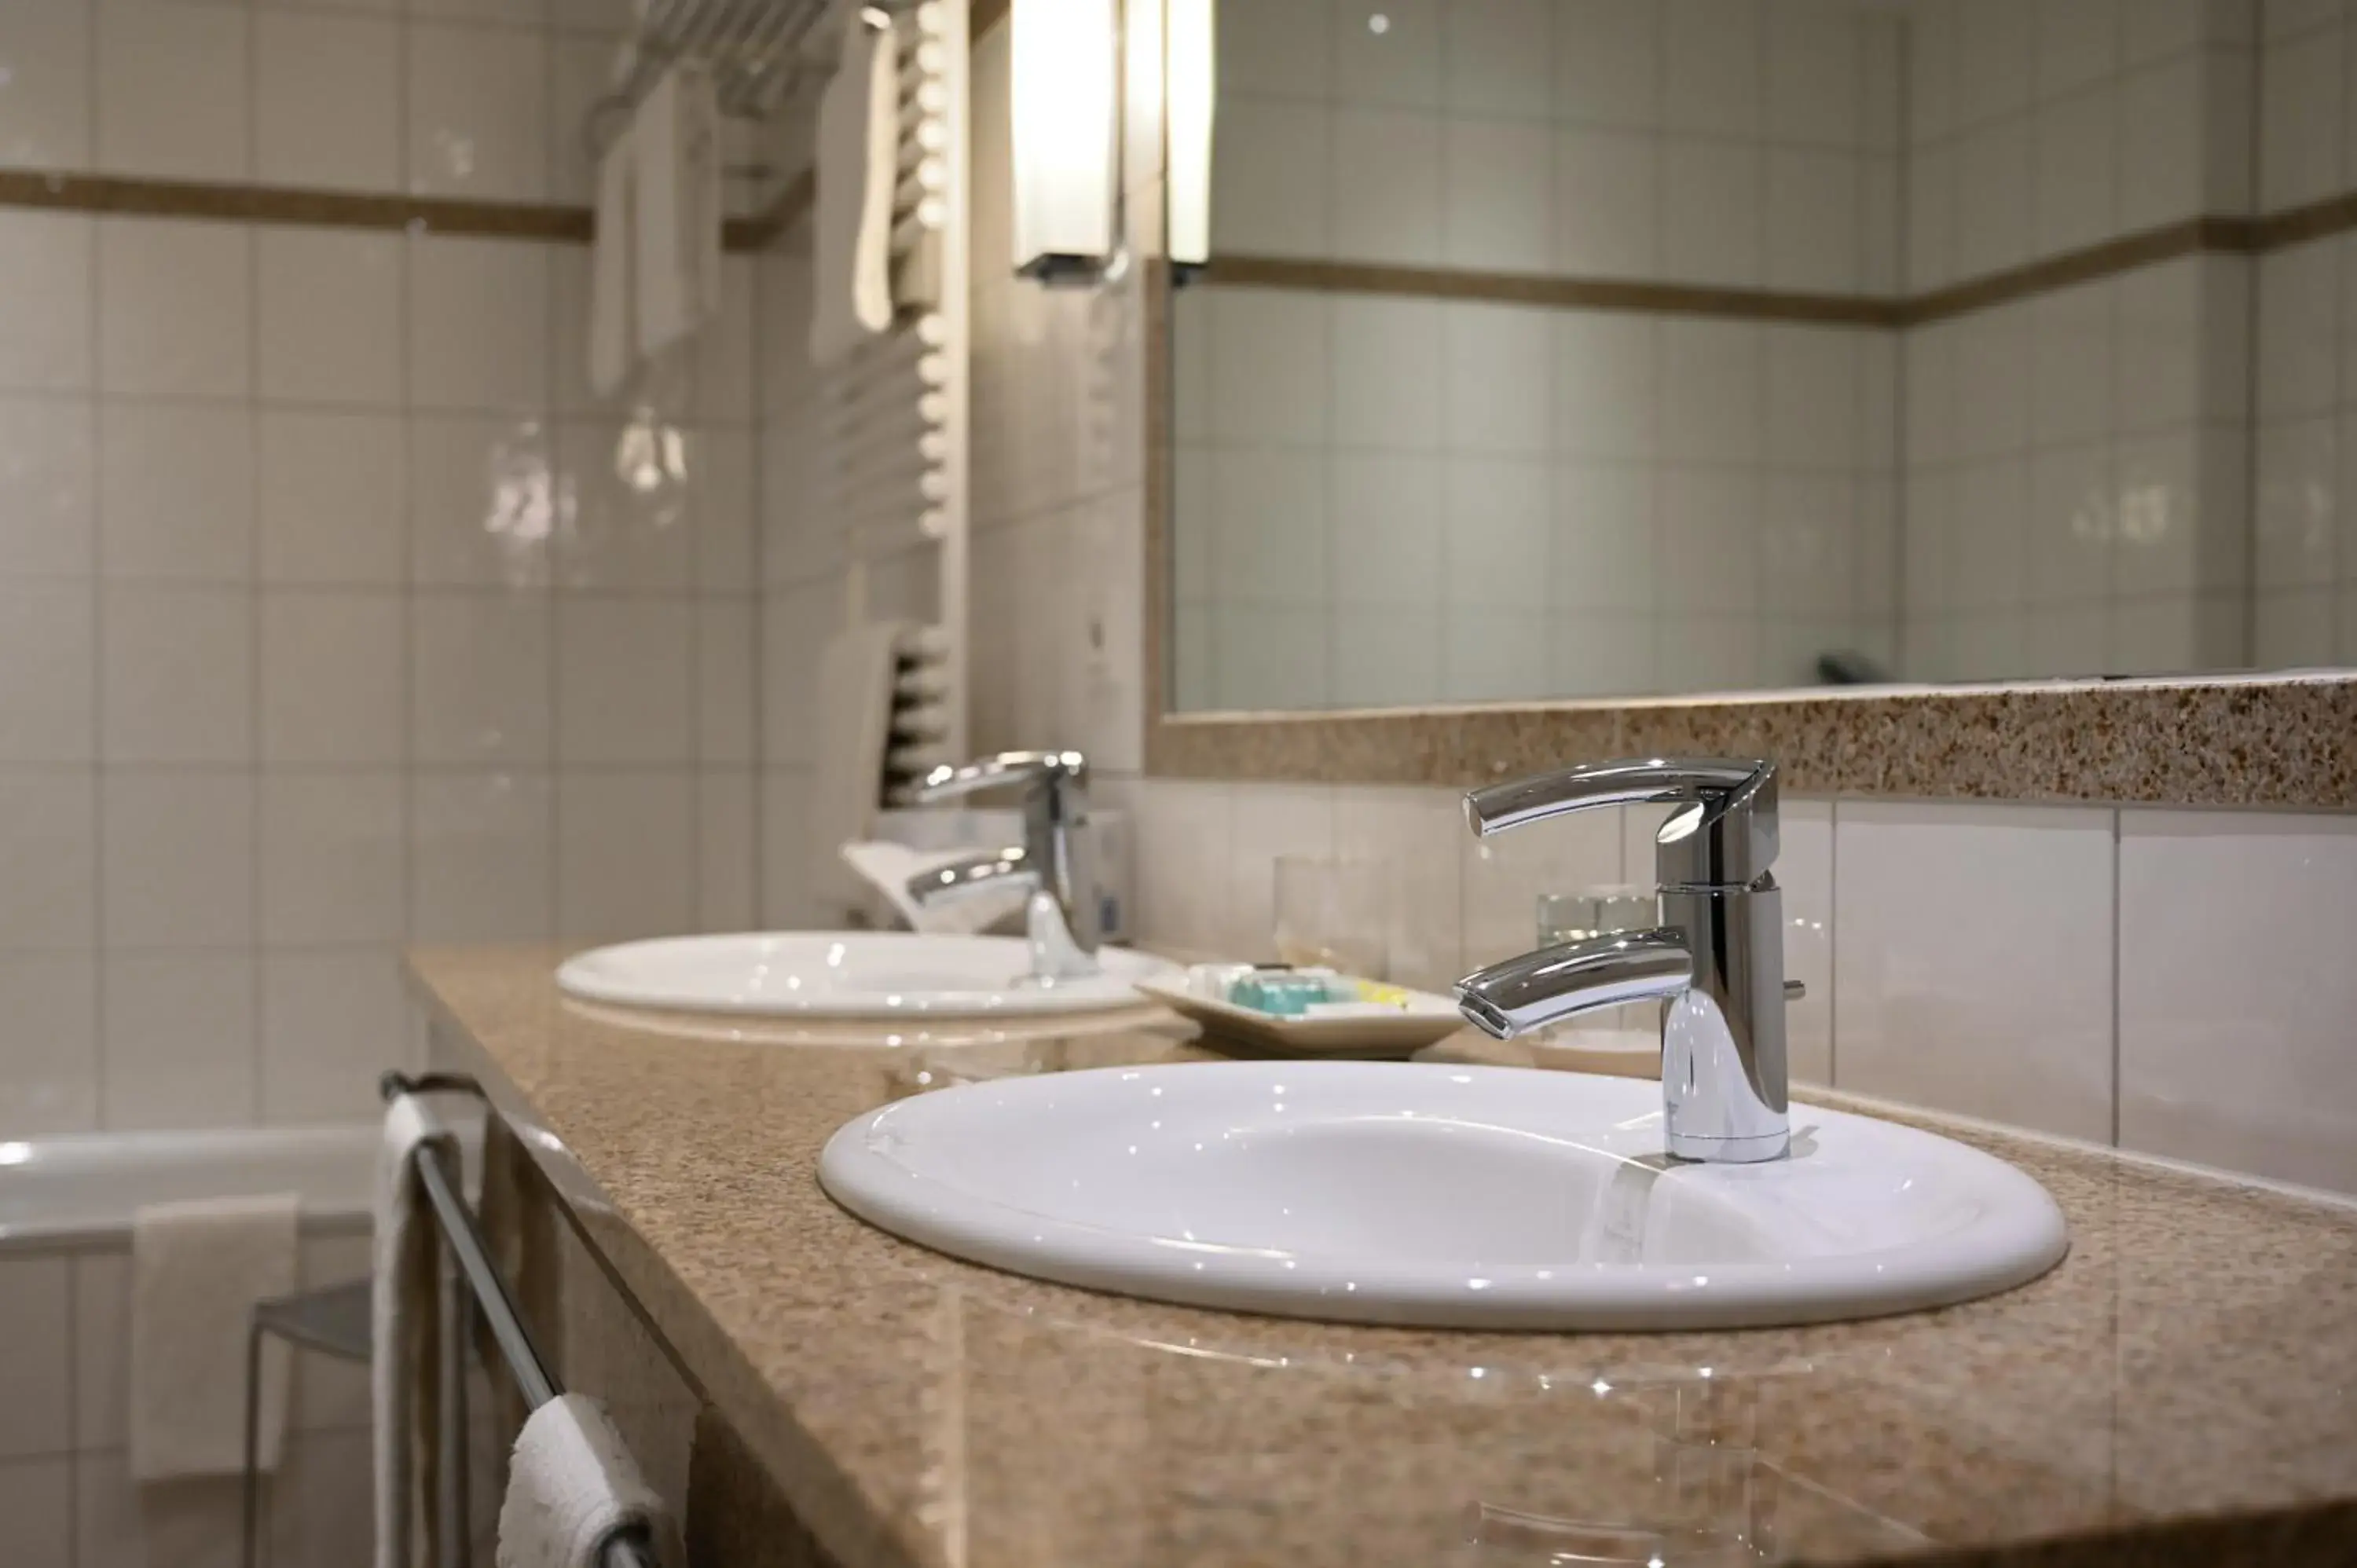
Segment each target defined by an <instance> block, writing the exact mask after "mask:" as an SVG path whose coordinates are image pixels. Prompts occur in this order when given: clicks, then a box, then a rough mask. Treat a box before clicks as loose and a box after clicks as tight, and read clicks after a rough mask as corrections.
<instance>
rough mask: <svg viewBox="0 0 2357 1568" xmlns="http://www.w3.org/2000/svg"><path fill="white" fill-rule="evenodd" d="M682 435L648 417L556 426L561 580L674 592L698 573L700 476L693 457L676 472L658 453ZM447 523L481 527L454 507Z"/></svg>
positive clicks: (477, 554) (475, 551)
mask: <svg viewBox="0 0 2357 1568" xmlns="http://www.w3.org/2000/svg"><path fill="white" fill-rule="evenodd" d="M679 434H680V433H679V432H677V431H676V429H675V428H673V427H669V426H663V425H660V424H657V423H655V422H654V421H652V420H651V418H650V419H644V420H637V421H633V422H631V423H630V424H620V425H615V424H565V425H561V426H559V427H558V429H557V433H556V447H555V456H556V476H555V477H556V515H557V528H556V533H555V542H556V570H557V580H558V581H559V582H561V583H563V584H564V585H565V586H567V587H573V588H594V589H598V590H603V591H608V592H617V593H657V594H677V593H681V592H683V591H684V590H685V589H686V588H687V586H688V585H689V582H690V581H691V579H692V578H693V577H694V574H695V537H694V534H695V529H694V519H693V517H692V515H691V510H690V509H691V505H692V501H693V499H694V494H695V489H696V487H697V486H698V484H699V483H700V476H699V475H698V473H697V471H696V467H695V465H694V463H693V461H692V460H690V461H688V462H687V464H686V466H685V467H684V468H683V470H681V471H677V472H674V471H673V465H672V464H671V463H670V462H669V461H668V460H667V459H665V458H663V457H662V456H658V454H660V453H661V452H662V448H663V446H666V445H668V444H670V442H671V440H672V439H673V438H675V437H676V436H677V435H679ZM681 446H682V449H683V450H684V444H683V443H682V444H681ZM642 473H643V474H644V475H645V476H646V477H647V483H646V486H645V488H643V489H642V488H641V487H640V482H639V478H640V475H641V474H642ZM448 521H452V522H454V523H457V522H463V523H464V524H466V525H467V526H468V529H469V530H470V532H472V531H477V530H479V526H480V521H479V519H477V518H472V517H468V516H466V515H465V514H463V513H457V512H455V511H454V513H453V515H452V516H451V517H450V518H449V519H448ZM484 543H490V541H485V542H484ZM482 553H483V551H482V549H481V548H480V546H475V547H473V548H470V549H469V551H468V555H469V556H470V557H472V558H473V560H474V561H476V562H477V563H479V562H480V560H481V557H482Z"/></svg>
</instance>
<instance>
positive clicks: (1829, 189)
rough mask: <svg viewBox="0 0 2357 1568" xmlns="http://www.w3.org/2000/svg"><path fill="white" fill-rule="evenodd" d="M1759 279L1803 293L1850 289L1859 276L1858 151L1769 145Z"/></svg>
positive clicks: (1862, 251)
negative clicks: (1763, 235) (1854, 153)
mask: <svg viewBox="0 0 2357 1568" xmlns="http://www.w3.org/2000/svg"><path fill="white" fill-rule="evenodd" d="M1767 176H1768V197H1767V206H1766V223H1767V242H1766V250H1765V252H1764V261H1763V263H1762V267H1761V274H1760V277H1761V281H1762V282H1764V283H1765V284H1766V285H1768V286H1769V287H1770V288H1775V289H1789V290H1792V291H1796V292H1799V293H1803V294H1855V293H1857V292H1858V290H1859V287H1860V285H1861V281H1862V278H1863V268H1864V265H1865V260H1866V247H1865V244H1864V242H1863V240H1862V236H1861V232H1860V222H1861V218H1860V210H1859V205H1858V204H1859V201H1860V199H1861V197H1862V195H1863V189H1862V186H1861V181H1860V166H1859V163H1858V160H1857V157H1855V156H1852V155H1851V154H1848V153H1843V152H1817V151H1813V150H1809V149H1800V150H1794V149H1788V148H1781V147H1779V148H1774V149H1771V150H1770V152H1769V154H1768V170H1767Z"/></svg>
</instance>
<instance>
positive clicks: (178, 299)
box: [98, 218, 253, 398]
mask: <svg viewBox="0 0 2357 1568" xmlns="http://www.w3.org/2000/svg"><path fill="white" fill-rule="evenodd" d="M252 268H253V248H252V241H251V239H250V238H249V236H248V234H247V232H246V231H245V229H244V228H243V227H242V226H240V225H237V224H231V223H190V222H188V221H185V220H178V219H137V218H110V219H107V220H103V221H102V222H101V223H100V224H99V226H98V289H99V302H100V307H101V308H100V316H99V383H100V385H101V386H102V387H103V388H104V389H105V390H106V391H108V392H128V393H134V394H138V395H152V396H166V397H217V398H242V397H243V396H245V395H246V394H247V393H248V392H251V391H252V389H253V336H252V334H253V328H252V321H253V273H252Z"/></svg>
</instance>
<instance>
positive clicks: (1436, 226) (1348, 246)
mask: <svg viewBox="0 0 2357 1568" xmlns="http://www.w3.org/2000/svg"><path fill="white" fill-rule="evenodd" d="M1447 124H1448V122H1447V121H1446V120H1444V119H1443V118H1442V117H1441V116H1439V115H1437V114H1431V113H1422V112H1418V111H1415V110H1402V109H1344V110H1340V111H1338V112H1337V113H1336V114H1335V116H1334V156H1333V162H1332V166H1331V167H1330V168H1329V179H1331V181H1332V182H1333V183H1332V190H1331V192H1330V194H1329V197H1328V202H1329V206H1330V208H1331V209H1332V212H1333V231H1332V245H1333V253H1334V254H1335V255H1337V256H1340V257H1344V258H1347V259H1349V260H1351V261H1361V262H1394V263H1401V264H1403V265H1417V266H1431V265H1434V264H1436V263H1438V262H1439V261H1440V259H1441V250H1442V245H1441V230H1442V218H1443V209H1442V179H1441V137H1442V134H1443V130H1444V127H1445V126H1446V125H1447Z"/></svg>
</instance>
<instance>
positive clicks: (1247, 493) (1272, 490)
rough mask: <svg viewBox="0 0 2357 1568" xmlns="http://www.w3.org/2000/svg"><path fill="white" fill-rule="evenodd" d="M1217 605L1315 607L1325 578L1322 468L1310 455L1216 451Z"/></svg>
mask: <svg viewBox="0 0 2357 1568" xmlns="http://www.w3.org/2000/svg"><path fill="white" fill-rule="evenodd" d="M1211 482H1212V486H1213V493H1214V494H1215V495H1216V496H1217V497H1218V498H1219V500H1218V506H1219V532H1218V534H1217V536H1216V538H1215V539H1214V540H1213V543H1212V552H1213V553H1212V562H1213V580H1214V581H1215V582H1216V583H1217V584H1218V585H1219V594H1220V597H1221V599H1222V601H1235V602H1247V601H1257V602H1259V603H1262V604H1268V603H1281V604H1289V605H1296V606H1303V605H1306V606H1313V607H1314V606H1316V605H1318V604H1320V603H1322V602H1323V601H1324V598H1325V595H1326V585H1327V583H1328V581H1329V577H1328V570H1329V564H1328V551H1327V547H1326V546H1327V527H1326V465H1325V463H1324V462H1323V461H1322V460H1321V459H1320V458H1319V457H1318V456H1317V455H1316V454H1314V453H1312V452H1308V451H1298V452H1287V451H1279V450H1275V449H1262V450H1254V449H1243V448H1240V449H1236V450H1232V451H1224V452H1222V453H1221V454H1220V455H1219V457H1218V459H1217V461H1216V463H1215V465H1214V467H1213V470H1212V481H1211Z"/></svg>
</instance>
